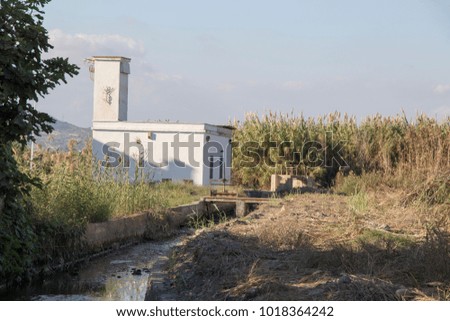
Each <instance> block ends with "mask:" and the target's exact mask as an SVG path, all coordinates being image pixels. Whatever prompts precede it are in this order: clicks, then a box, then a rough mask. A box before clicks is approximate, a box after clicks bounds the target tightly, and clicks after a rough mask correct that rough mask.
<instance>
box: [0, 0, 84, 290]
mask: <svg viewBox="0 0 450 321" xmlns="http://www.w3.org/2000/svg"><path fill="white" fill-rule="evenodd" d="M48 2H49V0H22V1H20V0H1V2H0V164H1V169H0V283H3V282H1V281H3V279H4V278H7V277H11V276H18V275H21V274H23V273H24V272H25V271H26V269H27V267H29V266H30V263H31V262H30V261H31V255H32V253H33V251H34V249H33V244H34V231H33V228H32V226H31V224H30V218H29V216H28V214H27V210H26V206H25V204H24V199H23V196H24V195H25V194H27V193H28V191H29V188H30V184H37V183H38V181H37V180H36V179H33V178H32V177H29V176H28V175H26V174H24V173H22V172H20V171H19V169H18V165H17V163H16V161H15V159H14V157H13V156H14V155H13V144H18V145H19V146H21V147H24V146H25V145H26V144H27V142H28V141H30V140H33V139H34V138H33V136H36V135H39V134H40V133H41V132H45V133H49V132H51V131H52V126H51V124H52V123H53V122H54V119H53V118H52V117H51V116H49V115H48V114H46V113H42V112H39V111H37V110H36V109H35V108H34V107H33V105H32V102H33V101H34V102H37V101H38V99H39V98H41V97H44V96H45V95H47V94H48V93H49V91H50V90H51V89H53V88H55V87H56V86H57V85H58V84H60V83H61V82H64V83H65V82H66V76H70V77H72V76H74V75H76V74H77V73H78V71H77V70H78V67H77V66H76V65H73V64H70V63H69V62H68V59H66V58H60V57H57V58H48V59H44V57H43V54H45V53H47V52H48V51H49V50H50V49H52V48H53V47H52V45H51V44H50V43H49V37H48V33H47V30H46V29H45V28H44V26H43V19H44V17H43V14H44V12H43V7H44V6H45V5H46V4H47V3H48Z"/></svg>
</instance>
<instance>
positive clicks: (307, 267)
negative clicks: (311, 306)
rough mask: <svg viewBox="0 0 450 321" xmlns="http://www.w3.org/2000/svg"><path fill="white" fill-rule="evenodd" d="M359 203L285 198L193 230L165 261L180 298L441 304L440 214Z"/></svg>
mask: <svg viewBox="0 0 450 321" xmlns="http://www.w3.org/2000/svg"><path fill="white" fill-rule="evenodd" d="M376 197H382V195H381V194H378V195H377V196H376ZM367 198H368V200H369V202H370V204H377V205H376V206H372V205H371V206H369V207H367V208H366V210H365V211H364V212H362V213H356V214H355V211H354V210H352V208H351V200H350V201H349V197H348V196H339V195H322V194H305V195H298V196H294V197H292V196H291V197H289V198H287V199H285V200H284V201H283V204H281V205H271V204H266V205H263V206H261V207H260V208H259V209H257V210H256V211H254V212H253V213H251V214H250V215H249V216H247V217H245V218H244V219H234V220H231V221H229V222H227V223H222V224H219V225H216V226H214V227H212V228H209V229H203V230H199V231H197V234H196V235H195V236H194V237H192V238H190V239H189V240H188V241H186V242H185V244H184V245H182V246H181V247H179V248H178V249H177V250H176V251H175V252H174V255H173V258H172V265H171V267H170V273H171V275H172V277H173V279H174V284H175V288H176V289H177V290H178V293H179V296H180V299H188V300H211V299H213V300H430V299H433V300H435V299H441V300H448V299H449V291H450V273H449V271H450V270H449V263H450V252H449V222H448V220H445V219H444V218H443V217H445V216H444V215H445V214H448V212H445V211H442V209H440V210H436V213H434V214H433V213H428V214H427V215H425V213H422V212H421V210H420V209H418V208H415V207H408V206H406V207H405V206H402V205H401V202H399V201H398V200H394V199H392V200H389V198H387V197H384V198H383V199H384V200H385V203H381V204H380V203H376V198H375V196H374V195H372V194H371V193H370V192H368V195H367ZM349 202H350V204H349ZM394 204H395V205H394ZM405 217H410V218H413V217H415V218H416V219H411V220H405Z"/></svg>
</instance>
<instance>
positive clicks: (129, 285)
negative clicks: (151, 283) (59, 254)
mask: <svg viewBox="0 0 450 321" xmlns="http://www.w3.org/2000/svg"><path fill="white" fill-rule="evenodd" d="M185 237H186V235H185V234H183V235H181V236H179V237H177V238H174V239H171V240H168V241H161V242H146V243H141V244H138V245H134V246H130V247H127V248H124V249H121V250H119V251H117V252H114V253H111V254H109V255H106V256H103V257H99V258H96V259H93V260H91V261H90V262H88V263H87V264H85V265H84V266H82V267H80V268H78V269H77V270H73V271H70V272H67V273H59V274H56V275H53V276H51V277H49V278H48V279H46V280H43V282H42V283H40V284H38V285H33V286H29V287H27V288H25V289H20V290H15V291H10V292H9V293H6V294H5V295H3V296H1V297H0V299H3V300H46V301H47V300H51V301H58V300H64V301H72V300H73V301H80V300H90V301H91V300H120V301H135V300H144V298H145V294H146V292H147V283H148V279H149V277H151V275H152V274H155V273H156V274H158V273H160V272H161V271H160V270H161V264H160V262H161V261H164V260H167V257H168V256H169V255H170V251H171V249H172V248H173V247H174V246H176V245H177V244H179V243H180V242H181V241H182V240H183V239H184V238H185Z"/></svg>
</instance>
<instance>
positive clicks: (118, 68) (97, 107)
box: [89, 56, 131, 122]
mask: <svg viewBox="0 0 450 321" xmlns="http://www.w3.org/2000/svg"><path fill="white" fill-rule="evenodd" d="M89 60H90V61H92V62H93V66H91V68H90V69H91V70H90V71H91V73H92V72H93V73H94V117H93V121H94V122H95V121H126V120H127V113H128V74H129V73H130V61H131V59H129V58H125V57H117V56H94V57H92V58H90V59H89Z"/></svg>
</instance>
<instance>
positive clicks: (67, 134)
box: [36, 120, 92, 150]
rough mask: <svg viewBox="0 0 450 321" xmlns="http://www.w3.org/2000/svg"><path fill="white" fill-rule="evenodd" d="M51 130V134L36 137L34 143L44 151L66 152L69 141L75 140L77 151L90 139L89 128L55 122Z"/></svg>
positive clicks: (90, 131) (59, 121)
mask: <svg viewBox="0 0 450 321" xmlns="http://www.w3.org/2000/svg"><path fill="white" fill-rule="evenodd" d="M53 128H54V130H53V132H52V133H51V134H49V135H47V134H42V136H41V137H36V143H37V144H39V145H40V146H42V147H43V148H46V149H47V148H48V149H52V150H67V144H68V143H69V141H70V140H71V139H75V140H76V141H77V142H78V146H77V147H78V149H82V148H83V147H84V145H85V143H86V140H87V139H89V138H91V137H92V130H91V129H90V128H82V127H78V126H75V125H73V124H70V123H67V122H65V121H61V120H56V123H55V124H53Z"/></svg>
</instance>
